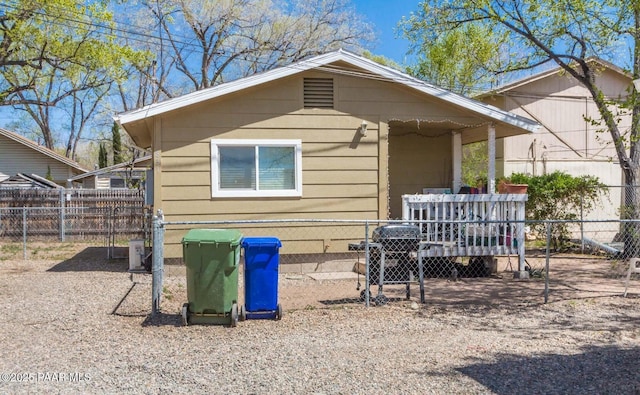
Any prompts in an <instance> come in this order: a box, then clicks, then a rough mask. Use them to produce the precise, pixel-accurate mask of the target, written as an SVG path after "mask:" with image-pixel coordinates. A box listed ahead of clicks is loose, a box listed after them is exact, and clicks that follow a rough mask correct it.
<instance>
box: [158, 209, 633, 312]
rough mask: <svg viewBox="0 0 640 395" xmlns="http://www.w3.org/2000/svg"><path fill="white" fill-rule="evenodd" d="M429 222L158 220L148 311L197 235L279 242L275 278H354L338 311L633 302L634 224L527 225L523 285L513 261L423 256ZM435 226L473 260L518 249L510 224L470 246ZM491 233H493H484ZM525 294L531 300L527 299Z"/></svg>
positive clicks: (467, 224) (469, 224)
mask: <svg viewBox="0 0 640 395" xmlns="http://www.w3.org/2000/svg"><path fill="white" fill-rule="evenodd" d="M431 222H433V221H412V222H411V223H403V222H402V221H340V220H270V221H206V222H194V221H190V222H178V221H164V220H163V218H162V217H156V218H155V221H154V249H153V254H154V256H153V268H152V272H153V285H154V286H153V291H152V292H153V293H152V295H153V298H152V299H153V302H152V310H153V311H154V312H158V311H160V307H161V306H160V302H161V298H162V292H161V290H162V284H163V274H164V262H165V255H164V254H165V253H166V252H167V251H170V250H172V249H174V251H175V249H178V248H181V246H180V239H181V237H182V236H184V235H185V234H186V233H187V232H188V230H189V229H194V228H218V229H237V230H240V231H241V233H242V234H243V235H244V236H253V237H255V236H260V237H276V238H278V239H280V240H281V241H282V248H281V249H280V250H279V254H280V271H281V273H282V272H285V273H286V272H292V273H307V274H308V273H318V272H329V271H334V272H339V271H348V272H355V273H358V276H359V277H358V279H357V280H355V281H354V284H353V293H352V294H351V296H350V297H347V298H345V296H344V295H342V294H340V295H337V294H336V295H335V298H334V299H333V301H334V303H335V304H343V303H354V302H357V303H362V304H364V305H366V306H372V305H375V306H382V305H386V304H388V303H393V302H399V301H412V302H417V303H420V302H422V303H438V302H439V301H442V300H445V299H446V300H448V301H450V302H451V303H469V302H479V303H494V302H496V298H498V299H499V297H497V296H496V295H500V294H502V293H504V292H506V291H507V290H508V291H509V292H510V293H511V294H514V295H520V294H521V295H523V296H522V297H523V299H524V300H527V301H528V302H529V303H546V302H549V301H554V300H560V299H571V298H581V297H589V296H598V295H623V294H626V293H634V294H635V293H640V281H638V280H639V278H638V277H639V276H638V274H640V268H638V270H637V271H634V270H629V269H630V262H631V263H633V260H630V258H633V257H637V256H640V244H639V243H638V241H640V238H639V237H638V235H640V232H636V230H640V220H609V221H537V222H536V221H525V229H527V233H526V240H525V241H524V242H525V268H524V269H525V274H526V275H525V276H522V273H519V272H520V271H519V267H518V259H517V256H514V255H498V254H496V255H476V256H456V255H451V254H447V253H446V251H448V250H447V249H443V251H445V253H444V254H442V256H429V255H430V254H426V253H425V249H426V248H432V247H434V246H432V245H430V243H429V242H428V241H425V239H424V234H423V233H421V231H420V229H421V227H420V225H424V224H427V223H429V224H431ZM440 225H441V226H444V227H447V226H449V227H456V228H457V229H467V231H466V233H461V234H462V235H463V237H461V238H460V240H459V243H460V246H465V244H467V243H474V245H476V246H477V243H480V244H481V245H482V247H483V248H482V249H479V250H478V251H491V249H492V248H494V247H495V248H496V249H497V250H500V248H501V246H504V245H513V244H514V243H517V240H515V239H511V238H510V237H509V236H507V235H506V234H501V233H500V229H504V228H505V227H506V226H507V225H508V224H492V225H495V226H486V227H485V229H486V230H485V231H484V232H486V233H474V238H473V241H470V239H469V234H470V233H469V232H470V229H476V232H478V231H477V227H478V226H479V225H478V223H477V222H474V221H465V220H462V221H457V222H455V223H449V224H442V223H441V224H440ZM501 225H502V226H501ZM558 228H563V229H569V230H571V231H572V232H574V233H575V232H577V234H580V231H581V229H582V230H583V231H584V229H589V232H588V237H586V236H585V237H584V238H582V239H566V240H559V241H558V243H556V244H554V243H553V235H554V234H555V233H556V229H558ZM489 229H493V230H495V233H494V234H491V233H489V232H490V231H489ZM532 229H538V230H539V231H538V232H534V231H532ZM540 229H542V231H540ZM583 234H585V235H586V234H587V232H584V233H583ZM161 246H164V248H161ZM463 250H464V251H470V249H463ZM450 251H460V249H459V250H454V249H451V250H450ZM431 255H433V254H431ZM516 274H518V275H516ZM313 292H314V289H313V288H311V289H309V293H310V294H311V295H310V296H311V297H314V295H313ZM527 292H528V294H527ZM525 294H527V295H529V296H525ZM532 294H533V295H537V296H535V297H531V296H530V295H532ZM317 296H318V298H320V297H321V298H322V299H323V302H324V304H331V301H332V299H331V298H330V297H329V298H328V297H327V295H322V296H320V295H317ZM469 298H471V300H470V299H469Z"/></svg>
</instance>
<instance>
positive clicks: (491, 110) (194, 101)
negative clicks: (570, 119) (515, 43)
mask: <svg viewBox="0 0 640 395" xmlns="http://www.w3.org/2000/svg"><path fill="white" fill-rule="evenodd" d="M116 120H117V121H118V122H119V123H120V125H121V126H122V127H123V128H124V129H125V130H126V131H127V133H128V134H129V135H130V136H131V138H132V139H133V141H134V142H135V143H136V144H137V145H138V146H139V147H142V148H148V147H149V148H150V149H151V151H152V155H153V185H154V188H153V191H154V209H156V210H157V209H162V210H163V212H164V215H165V219H166V220H167V221H184V220H193V221H197V220H250V219H274V218H277V219H301V218H304V219H320V218H330V219H355V220H364V219H388V218H400V217H401V216H402V199H401V196H402V195H404V194H416V193H422V191H423V189H424V188H449V189H451V190H452V191H458V189H459V188H460V186H461V176H462V171H461V152H462V144H466V143H470V142H476V141H482V140H487V139H489V141H490V142H495V138H496V137H497V138H504V137H508V136H515V135H518V134H523V133H527V134H528V133H531V132H534V131H535V130H536V129H537V127H538V125H537V123H536V122H534V121H531V120H530V119H527V118H524V117H521V116H517V115H514V114H511V113H508V112H505V111H502V110H499V109H497V108H495V107H492V106H488V105H485V104H482V103H481V102H479V101H475V100H472V99H469V98H466V97H463V96H460V95H457V94H454V93H451V92H449V91H446V90H444V89H441V88H438V87H435V86H433V85H430V84H427V83H425V82H423V81H420V80H417V79H414V78H412V77H410V76H408V75H406V74H404V73H401V72H399V71H396V70H394V69H391V68H388V67H385V66H382V65H380V64H377V63H375V62H373V61H370V60H368V59H365V58H363V57H360V56H357V55H354V54H352V53H349V52H345V51H342V50H340V51H336V52H331V53H327V54H324V55H320V56H317V57H315V58H311V59H308V60H305V61H302V62H299V63H296V64H292V65H290V66H287V67H282V68H279V69H274V70H271V71H268V72H265V73H261V74H257V75H254V76H251V77H247V78H243V79H240V80H237V81H233V82H229V83H225V84H221V85H218V86H215V87H213V88H209V89H205V90H202V91H197V92H194V93H191V94H187V95H185V96H181V97H177V98H174V99H170V100H167V101H164V102H161V103H156V104H152V105H149V106H146V107H144V108H141V109H138V110H134V111H130V112H127V113H123V114H120V115H119V116H117V117H116ZM245 230H246V229H245ZM246 231H247V232H248V233H249V234H250V230H246ZM184 233H185V229H184V228H183V229H178V228H175V227H174V228H171V229H168V230H167V234H166V236H165V257H167V258H172V257H181V256H182V248H181V245H180V241H181V238H182V237H183V236H184ZM292 234H293V233H292ZM335 236H337V235H335V230H333V231H332V230H331V229H327V230H325V231H322V229H319V228H318V227H304V226H301V227H300V228H299V229H296V231H295V238H296V239H297V240H295V241H294V240H285V241H284V242H283V244H284V247H283V250H284V251H283V252H284V253H304V252H307V253H315V252H319V253H321V252H323V251H326V247H325V246H326V245H327V244H326V242H327V240H328V239H331V238H332V237H335ZM341 237H342V238H343V239H346V238H351V239H362V237H363V235H362V229H361V228H360V229H354V234H352V235H346V236H345V235H342V236H341ZM334 244H340V245H341V246H342V247H334ZM343 244H344V245H343ZM346 247H347V243H346V242H345V243H333V244H332V247H331V248H332V249H333V250H332V251H340V250H339V248H344V249H345V250H346Z"/></svg>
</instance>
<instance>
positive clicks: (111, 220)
mask: <svg viewBox="0 0 640 395" xmlns="http://www.w3.org/2000/svg"><path fill="white" fill-rule="evenodd" d="M129 239H143V240H148V241H149V243H150V239H151V213H150V212H149V211H148V210H147V209H146V208H144V207H141V206H122V205H115V206H106V207H21V208H17V207H16V208H1V207H0V242H1V243H2V245H3V247H4V249H7V250H15V248H20V249H21V250H22V251H23V259H29V257H30V250H31V249H32V248H30V247H33V248H36V246H39V245H41V244H43V243H55V242H90V243H99V244H101V245H102V246H105V247H107V254H108V257H109V258H113V257H115V253H114V250H115V248H116V247H117V246H122V245H125V244H126V243H127V242H128V240H129ZM149 243H147V244H149Z"/></svg>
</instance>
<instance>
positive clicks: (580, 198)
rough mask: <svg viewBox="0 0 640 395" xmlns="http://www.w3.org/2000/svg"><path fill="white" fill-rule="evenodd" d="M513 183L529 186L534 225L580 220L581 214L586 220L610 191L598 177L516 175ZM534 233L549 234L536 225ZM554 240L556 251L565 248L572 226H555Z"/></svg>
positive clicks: (528, 209) (528, 208)
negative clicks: (540, 222)
mask: <svg viewBox="0 0 640 395" xmlns="http://www.w3.org/2000/svg"><path fill="white" fill-rule="evenodd" d="M509 182H511V183H514V184H528V185H529V187H528V189H527V193H528V194H529V200H528V201H527V204H526V218H527V219H528V220H533V221H540V220H579V219H580V213H581V212H582V215H583V216H584V215H586V214H587V213H589V212H591V211H592V210H593V209H594V208H595V207H596V204H597V203H598V201H599V198H600V197H601V196H602V195H603V194H604V193H605V192H606V191H607V186H606V185H604V184H603V183H601V182H600V180H599V179H598V178H597V177H593V176H578V177H574V176H572V175H570V174H568V173H565V172H560V171H556V172H553V173H551V174H545V175H542V176H530V175H526V174H522V173H514V174H512V175H511V176H510V177H509ZM533 229H534V230H535V231H537V232H539V233H545V226H544V224H534V225H533ZM552 238H553V239H554V244H555V247H556V248H558V247H562V246H563V244H564V243H565V241H567V240H568V239H569V224H566V223H558V224H554V225H553V227H552Z"/></svg>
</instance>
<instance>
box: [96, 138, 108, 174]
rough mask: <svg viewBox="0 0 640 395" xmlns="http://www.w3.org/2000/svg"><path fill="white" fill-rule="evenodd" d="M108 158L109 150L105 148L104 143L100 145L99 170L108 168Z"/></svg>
mask: <svg viewBox="0 0 640 395" xmlns="http://www.w3.org/2000/svg"><path fill="white" fill-rule="evenodd" d="M108 160H109V159H108V156H107V149H106V148H105V146H104V143H100V148H99V150H98V168H100V169H102V168H105V167H107V166H108Z"/></svg>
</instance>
